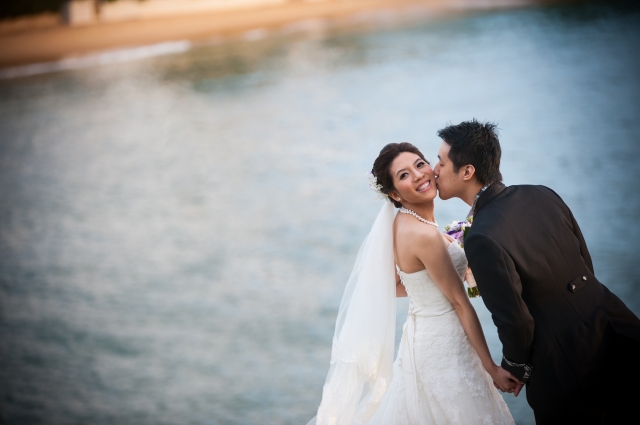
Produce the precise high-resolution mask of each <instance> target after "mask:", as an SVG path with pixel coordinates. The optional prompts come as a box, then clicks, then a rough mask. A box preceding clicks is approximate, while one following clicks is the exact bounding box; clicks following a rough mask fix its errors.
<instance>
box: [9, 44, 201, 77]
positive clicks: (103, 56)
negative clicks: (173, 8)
mask: <svg viewBox="0 0 640 425" xmlns="http://www.w3.org/2000/svg"><path fill="white" fill-rule="evenodd" d="M191 46H192V43H191V42H190V41H188V40H181V41H169V42H165V43H157V44H151V45H147V46H138V47H130V48H126V49H115V50H106V51H103V52H99V53H93V54H89V55H85V56H75V57H68V58H64V59H61V60H58V61H55V62H41V63H34V64H31V65H22V66H14V67H11V68H5V69H0V79H8V78H17V77H26V76H29V75H38V74H46V73H49V72H57V71H66V70H70V69H82V68H90V67H94V66H100V65H108V64H114V63H122V62H129V61H134V60H139V59H146V58H151V57H154V56H162V55H170V54H175V53H182V52H186V51H187V50H189V49H190V48H191Z"/></svg>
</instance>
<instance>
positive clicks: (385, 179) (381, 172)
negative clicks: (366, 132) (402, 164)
mask: <svg viewBox="0 0 640 425" xmlns="http://www.w3.org/2000/svg"><path fill="white" fill-rule="evenodd" d="M402 152H411V153H414V154H416V155H418V156H419V157H420V158H422V159H423V160H424V161H425V162H426V163H427V164H429V161H427V160H426V159H425V157H424V155H422V152H420V150H419V149H418V148H416V147H415V146H413V145H412V144H411V143H406V142H405V143H389V144H388V145H387V146H385V147H384V148H382V150H381V151H380V154H379V155H378V157H377V158H376V160H375V161H373V168H372V169H371V174H373V176H374V177H375V178H376V180H377V183H378V184H379V185H380V186H382V187H381V188H380V191H381V192H382V193H384V194H385V195H386V196H387V198H389V200H390V201H391V202H393V205H394V206H395V207H396V208H401V207H402V204H401V203H400V202H398V201H396V200H394V199H393V198H391V197H390V196H389V192H391V191H393V190H395V186H394V185H393V177H391V170H390V168H391V163H392V162H393V160H394V159H396V157H397V156H398V155H400V154H401V153H402Z"/></svg>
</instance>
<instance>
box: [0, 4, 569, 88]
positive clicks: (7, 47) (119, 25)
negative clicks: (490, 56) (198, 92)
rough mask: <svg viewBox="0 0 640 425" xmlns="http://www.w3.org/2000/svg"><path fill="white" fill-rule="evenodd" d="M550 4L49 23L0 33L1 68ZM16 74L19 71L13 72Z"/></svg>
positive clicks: (290, 8)
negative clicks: (329, 24)
mask: <svg viewBox="0 0 640 425" xmlns="http://www.w3.org/2000/svg"><path fill="white" fill-rule="evenodd" d="M554 3H567V1H564V2H563V1H552V0H546V1H544V0H543V1H540V0H538V1H535V0H484V1H480V2H479V1H474V0H460V1H455V2H450V1H446V0H352V1H342V2H295V3H287V4H284V5H277V6H265V7H259V8H246V9H235V10H225V11H216V12H210V13H202V14H197V15H180V16H175V17H166V18H155V19H145V20H130V21H122V22H113V23H97V24H92V25H86V26H71V27H70V26H63V25H58V26H47V27H43V28H33V29H26V30H21V31H17V32H8V33H1V34H0V71H5V72H3V74H4V75H5V77H4V78H11V77H12V76H14V75H13V74H15V73H16V72H17V71H18V68H25V67H29V66H32V67H33V66H38V65H42V66H45V68H46V66H47V65H51V64H52V63H55V62H58V61H65V60H66V61H70V60H71V61H73V60H76V61H77V60H79V59H82V58H83V57H87V56H90V55H94V56H95V55H99V54H101V53H106V52H110V51H111V52H114V51H116V50H127V49H136V48H138V49H139V48H141V47H144V46H153V45H159V44H162V43H168V42H178V41H180V42H188V43H201V42H206V40H211V39H214V38H219V37H228V36H234V35H240V34H243V33H247V32H250V31H252V30H253V31H255V30H273V29H276V28H279V27H283V26H286V25H290V24H293V23H296V22H300V21H315V20H334V19H343V18H350V17H351V18H358V17H360V18H363V19H364V18H366V15H367V14H371V15H373V14H375V13H380V12H383V11H389V12H396V13H398V14H401V13H405V14H407V15H411V14H413V13H414V12H415V13H416V14H419V16H420V17H422V18H426V19H428V17H440V16H443V15H447V14H464V13H468V12H473V11H482V10H491V9H506V8H518V7H527V6H536V5H544V4H554ZM354 20H357V19H354ZM54 68H55V67H54ZM53 70H55V69H53ZM12 71H16V72H12ZM44 72H49V71H44ZM7 73H8V74H7ZM36 73H41V72H36ZM17 74H20V73H19V72H17ZM6 75H9V76H8V77H7V76H6ZM25 75H32V74H29V73H27V74H25ZM15 76H19V75H15Z"/></svg>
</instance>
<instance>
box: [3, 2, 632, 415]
mask: <svg viewBox="0 0 640 425" xmlns="http://www.w3.org/2000/svg"><path fill="white" fill-rule="evenodd" d="M375 25H376V24H375V23H374V24H371V25H369V26H366V25H364V26H363V25H359V26H358V27H357V28H348V27H345V26H336V27H333V26H331V25H325V26H321V27H320V28H319V29H317V28H316V30H314V31H310V32H302V33H290V32H286V31H273V32H271V33H269V34H267V36H266V37H264V38H260V39H256V38H259V37H252V38H251V40H243V39H241V38H230V39H228V40H224V41H222V42H218V43H216V44H210V45H201V46H197V47H195V48H193V49H191V50H190V51H188V52H186V53H181V54H176V55H171V56H164V57H157V58H151V59H145V60H140V61H135V62H130V63H125V64H113V65H105V66H102V67H94V68H89V69H84V70H76V71H65V72H59V73H52V74H46V75H40V76H33V77H28V78H18V79H11V80H4V81H0V194H1V197H0V199H1V201H0V335H2V337H1V338H0V364H1V365H2V366H1V367H0V422H3V423H8V424H87V423H91V424H96V425H100V424H119V425H125V424H132V425H133V424H135V425H144V424H149V425H151V424H153V425H161V424H216V425H217V424H230V425H235V424H238V425H240V424H301V423H306V421H307V420H308V419H310V418H311V417H312V416H313V415H314V414H315V409H316V408H317V405H318V403H319V401H320V396H321V388H322V384H323V382H324V378H325V375H326V372H327V370H328V363H329V354H330V348H331V337H332V335H333V325H334V320H335V315H336V313H337V309H338V305H339V301H340V298H341V296H342V290H343V288H344V285H345V283H346V280H347V278H348V275H349V272H350V270H351V266H352V263H353V261H354V259H355V255H356V253H357V250H358V247H359V245H360V243H361V242H362V240H363V238H364V237H365V235H366V233H367V231H368V229H369V227H370V225H371V222H372V220H373V218H374V217H375V216H376V214H377V212H378V210H379V208H380V204H379V202H380V201H378V200H377V199H376V198H375V196H374V194H373V193H372V192H370V191H369V189H368V181H367V179H366V177H364V174H365V173H366V172H367V171H368V170H369V169H370V167H371V163H372V161H373V159H374V158H375V156H376V154H377V152H378V151H379V150H380V148H381V147H382V146H383V145H384V144H386V143H388V142H395V141H408V142H411V143H414V144H416V145H417V146H419V147H420V148H421V149H422V150H423V152H424V153H425V154H426V155H427V157H430V158H435V154H436V152H437V148H438V146H439V143H440V141H439V140H438V138H437V136H436V131H437V130H438V129H439V128H441V127H443V126H444V125H446V124H447V123H448V122H453V123H456V122H459V121H461V120H464V119H469V118H472V117H476V118H478V119H481V120H492V121H496V122H497V123H499V126H500V129H501V142H502V147H503V165H502V171H503V175H504V178H505V182H506V183H507V184H521V183H535V184H544V185H548V186H550V187H552V188H553V189H554V190H556V191H557V192H558V193H559V194H560V195H561V196H562V197H563V199H564V200H565V201H566V202H567V204H568V205H569V206H570V207H571V208H572V209H573V211H574V213H575V216H576V217H577V220H578V222H579V223H580V224H581V226H582V230H583V232H584V234H585V237H586V240H587V243H588V244H589V247H590V249H591V253H592V256H593V259H594V263H595V269H596V274H597V275H598V277H599V278H600V280H602V281H603V282H606V283H607V285H608V286H609V287H610V289H612V290H613V291H614V292H615V293H616V294H618V295H619V296H620V297H621V298H622V299H623V300H624V301H625V302H626V303H627V305H628V306H629V307H630V308H631V309H632V310H633V311H634V312H636V314H640V295H639V293H640V291H639V290H640V278H638V273H637V267H636V265H637V263H638V261H639V260H640V255H639V253H640V250H639V249H638V240H640V226H638V225H637V214H638V211H640V192H639V191H638V190H637V182H638V181H640V167H638V166H637V162H638V158H640V127H639V126H638V125H637V123H638V118H639V117H640V103H639V99H640V79H639V77H638V72H637V70H638V69H640V13H639V10H638V8H636V7H621V6H616V7H614V6H605V5H601V4H595V5H589V4H586V5H585V4H582V5H581V4H578V5H572V6H560V7H529V8H524V9H517V10H509V11H487V12H484V13H481V14H466V15H460V16H448V17H440V18H438V19H428V18H425V20H424V21H423V22H421V23H416V21H415V20H412V21H411V22H410V23H407V24H402V23H401V22H400V23H397V24H396V25H395V26H392V27H387V28H385V29H376V27H375ZM467 210H468V207H467V206H466V205H465V204H463V203H462V202H460V201H447V202H440V201H438V203H437V205H436V218H437V220H438V221H439V222H440V223H441V224H443V223H447V222H449V221H451V220H453V219H455V218H462V217H463V215H464V214H465V213H466V212H467ZM474 305H475V306H476V308H477V309H478V312H479V315H480V316H481V320H482V323H483V327H484V329H485V332H486V334H487V338H488V340H489V343H490V347H491V350H492V353H493V355H494V357H495V358H496V359H499V358H500V355H501V353H500V345H499V341H498V339H497V335H496V332H495V328H494V327H493V325H492V323H491V319H490V317H489V315H488V312H487V311H486V309H484V306H483V305H482V301H481V300H480V301H474ZM406 308H407V304H406V300H401V301H399V308H398V309H399V315H398V316H399V317H398V329H399V330H400V326H401V324H402V322H403V320H404V317H405V316H406V314H405V313H404V312H405V311H406ZM398 333H399V332H398ZM505 399H506V400H507V402H508V403H509V405H510V407H511V409H512V412H513V414H514V417H515V418H516V422H517V423H518V424H523V425H524V424H532V423H534V422H533V416H532V413H531V410H530V409H529V407H528V406H527V404H526V402H525V400H524V397H522V396H521V397H519V398H518V399H514V398H513V397H512V396H510V395H505Z"/></svg>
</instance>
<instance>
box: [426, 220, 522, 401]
mask: <svg viewBox="0 0 640 425" xmlns="http://www.w3.org/2000/svg"><path fill="white" fill-rule="evenodd" d="M420 233H422V234H421V235H416V238H415V239H416V240H415V245H414V247H415V254H416V256H417V257H418V258H419V259H420V261H421V262H422V263H423V264H424V266H425V268H426V269H427V271H428V272H429V275H430V276H431V277H432V278H433V280H434V281H435V282H436V284H437V285H438V286H439V287H440V289H441V290H442V292H443V293H444V294H445V296H446V297H447V298H448V299H449V301H451V304H453V306H454V308H455V309H456V312H457V313H458V317H460V322H461V323H462V327H463V328H464V331H465V333H466V334H467V336H468V337H469V341H470V342H471V345H472V346H473V348H474V349H475V350H476V352H477V353H478V356H479V357H480V360H481V361H482V366H483V367H484V369H485V370H486V371H487V372H489V375H491V377H492V378H493V380H494V382H495V383H496V384H497V386H498V387H499V388H500V389H501V390H502V391H509V392H511V391H512V390H513V388H514V387H515V386H516V384H517V382H516V381H515V378H514V377H513V376H512V375H511V374H510V373H509V372H507V371H506V370H504V369H503V368H501V367H500V366H498V365H496V364H495V363H494V361H493V359H492V358H491V353H490V352H489V347H488V346H487V341H486V339H485V337H484V333H483V332H482V326H481V325H480V320H479V319H478V315H477V314H476V310H475V309H474V308H473V306H472V305H471V302H470V301H469V296H468V295H467V292H466V290H465V288H464V285H463V283H462V279H460V276H459V275H458V271H457V270H456V268H455V266H454V265H453V260H452V259H451V256H450V255H449V251H448V249H447V245H446V243H445V241H444V239H443V238H442V235H441V234H440V232H439V231H438V230H437V229H435V228H433V229H432V228H430V227H427V228H424V229H423V230H422V231H421V232H420Z"/></svg>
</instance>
